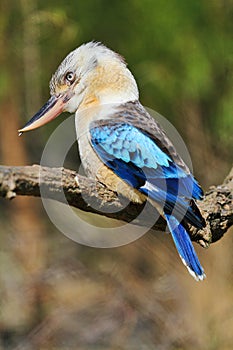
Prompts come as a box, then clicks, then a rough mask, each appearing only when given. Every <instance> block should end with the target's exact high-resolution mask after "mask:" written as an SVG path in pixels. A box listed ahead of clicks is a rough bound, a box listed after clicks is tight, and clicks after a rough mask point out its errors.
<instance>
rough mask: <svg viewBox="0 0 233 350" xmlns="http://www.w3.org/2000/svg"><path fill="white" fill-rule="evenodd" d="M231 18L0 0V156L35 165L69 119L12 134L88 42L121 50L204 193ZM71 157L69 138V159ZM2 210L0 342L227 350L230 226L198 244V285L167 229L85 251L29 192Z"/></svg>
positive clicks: (122, 349) (151, 8)
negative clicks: (178, 140)
mask: <svg viewBox="0 0 233 350" xmlns="http://www.w3.org/2000/svg"><path fill="white" fill-rule="evenodd" d="M232 18H233V3H232V1H231V0H212V1H196V0H189V1H186V0H171V1H162V0H155V1H153V0H140V1H139V0H127V1H123V0H119V1H107V0H96V1H94V0H92V1H91V0H85V1H65V0H47V1H39V0H20V1H7V0H1V3H0V64H1V68H0V157H1V164H4V165H26V164H33V163H39V162H40V157H41V153H42V151H43V147H44V145H45V143H46V140H47V139H48V138H49V135H50V134H51V133H52V131H53V130H54V129H55V128H56V126H57V125H58V124H59V122H60V121H61V120H62V119H63V118H65V117H66V116H65V115H63V116H61V117H60V118H58V120H56V121H54V122H53V123H51V124H49V125H47V126H45V127H43V128H41V129H39V130H36V131H34V132H32V133H28V134H26V135H24V136H23V137H21V138H18V136H17V129H18V127H19V126H22V125H23V124H24V123H25V122H26V121H27V120H28V119H29V117H30V116H32V115H33V113H34V112H36V111H37V110H38V108H39V107H40V106H41V105H42V104H43V103H44V102H45V101H46V100H47V98H48V96H49V90H48V82H49V80H50V77H51V74H52V73H53V72H54V70H55V69H56V67H57V65H58V64H59V63H60V61H61V60H62V59H63V58H64V57H65V56H66V54H67V53H68V52H69V51H70V50H71V49H74V48H76V47H77V46H79V45H80V44H82V43H83V42H87V41H90V40H97V41H101V42H103V43H104V44H106V45H107V46H109V47H110V48H112V49H114V50H115V51H117V52H119V53H121V54H122V55H123V56H124V57H125V58H126V60H127V62H128V64H129V67H130V69H131V71H132V72H133V74H134V75H135V77H136V79H137V82H138V85H139V89H140V96H141V102H142V103H143V104H144V105H146V106H148V107H150V108H152V109H154V110H156V111H158V112H159V113H161V114H162V115H163V116H165V117H167V118H168V119H169V120H170V121H171V122H172V123H173V125H174V126H175V127H176V128H177V130H179V132H180V134H181V135H182V137H183V139H184V140H185V142H186V144H187V146H188V148H189V151H190V154H191V157H192V161H193V167H194V173H195V176H196V177H197V178H198V179H199V181H200V183H201V184H202V185H203V187H204V189H208V187H209V186H210V185H213V184H218V183H221V182H222V181H223V179H224V177H225V176H226V175H227V173H228V171H229V170H230V167H231V161H232V153H233V152H232V148H233V147H232V146H233V140H232V135H233V127H232V125H233V119H232V110H233V109H232V107H233V102H232V101H233V99H232V91H233V88H232V36H231V35H232V29H233V28H232V23H233V21H232ZM76 159H78V156H77V149H76V146H74V147H73V148H72V149H71V151H70V153H69V155H68V157H67V161H66V166H68V167H70V168H72V169H76V167H77V162H76ZM89 215H90V214H89ZM0 219H1V225H0V242H1V243H0V349H20V350H21V349H43V350H45V349H46V350H50V349H58V350H65V349H81V350H84V349H85V350H87V349H88V350H89V349H90V350H91V349H93V350H97V349H98V350H105V349H106V350H107V349H108V350H131V349H132V350H151V349H159V350H164V349H165V350H166V349H174V350H175V349H177V350H178V349H179V350H181V349H182V350H186V349H202V350H205V349H206V350H210V349H211V350H212V349H213V350H215V349H221V350H227V349H232V348H233V259H232V258H233V256H232V255H233V253H232V252H233V238H232V235H231V234H230V232H229V233H227V234H226V235H225V237H224V238H223V239H221V241H219V242H217V243H215V244H213V245H211V247H210V248H209V249H208V250H204V249H202V248H201V247H198V246H197V245H195V248H196V250H197V252H198V255H199V257H200V260H201V262H202V264H203V265H204V267H205V270H206V273H207V280H206V281H205V282H204V283H196V282H195V281H194V280H193V279H192V278H191V277H190V276H189V275H188V273H187V272H186V270H185V268H184V267H183V266H182V264H181V262H180V260H179V257H178V255H177V253H176V251H175V249H174V246H173V243H172V241H171V239H170V237H169V236H168V235H166V234H164V233H153V232H152V233H148V234H146V235H145V236H144V237H143V238H141V239H140V240H138V241H136V242H134V243H132V244H130V245H127V246H124V247H120V248H115V249H106V250H105V249H94V248H88V247H84V246H81V245H78V244H77V243H75V242H72V241H71V240H69V239H68V238H66V237H65V236H64V235H62V234H61V233H60V232H58V231H57V230H56V228H54V226H53V225H52V224H51V223H50V222H49V220H48V218H47V215H46V213H45V211H44V210H43V206H42V204H41V201H40V199H36V198H32V197H30V198H29V197H28V198H26V197H25V198H17V199H15V200H14V201H11V202H7V201H6V200H3V199H1V201H0ZM91 220H92V221H93V222H95V220H98V218H97V219H96V218H95V217H93V216H92V218H91ZM102 220H103V219H102Z"/></svg>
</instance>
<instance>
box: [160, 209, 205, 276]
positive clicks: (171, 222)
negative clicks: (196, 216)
mask: <svg viewBox="0 0 233 350" xmlns="http://www.w3.org/2000/svg"><path fill="white" fill-rule="evenodd" d="M165 218H166V220H167V224H168V227H169V230H170V232H171V234H172V238H173V240H174V243H175V246H176V249H177V251H178V253H179V255H180V257H181V260H182V262H183V264H184V265H185V266H186V267H187V269H188V271H189V273H190V274H191V275H192V276H193V277H194V278H195V280H196V281H202V280H203V279H204V278H205V277H206V276H205V273H204V270H203V268H202V266H201V264H200V262H199V260H198V257H197V254H196V252H195V250H194V248H193V245H192V242H191V239H190V237H189V235H188V232H187V231H186V230H185V228H184V226H183V225H182V224H181V223H180V222H179V221H178V220H177V219H176V218H175V217H174V216H173V215H170V214H166V213H165Z"/></svg>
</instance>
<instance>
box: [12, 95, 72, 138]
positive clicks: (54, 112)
mask: <svg viewBox="0 0 233 350" xmlns="http://www.w3.org/2000/svg"><path fill="white" fill-rule="evenodd" d="M68 100H69V97H68V96H67V94H60V95H57V96H56V95H53V96H52V97H50V99H49V100H48V101H47V102H46V103H45V104H44V106H43V107H41V109H40V110H39V111H38V112H37V113H36V114H35V115H34V116H33V117H32V118H31V119H30V120H29V121H28V122H27V123H26V124H25V125H24V127H23V128H21V129H19V130H18V132H19V136H20V135H21V134H22V133H24V132H25V131H30V130H33V129H36V128H39V127H40V126H42V125H44V124H46V123H48V122H50V121H51V120H53V119H54V118H56V117H57V116H59V114H61V113H62V112H63V110H64V106H65V104H66V102H67V101H68Z"/></svg>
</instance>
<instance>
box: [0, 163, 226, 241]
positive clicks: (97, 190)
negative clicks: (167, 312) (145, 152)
mask: <svg viewBox="0 0 233 350" xmlns="http://www.w3.org/2000/svg"><path fill="white" fill-rule="evenodd" d="M75 177H76V179H75ZM40 189H43V196H44V197H45V198H49V199H54V200H57V201H60V202H64V195H63V193H64V194H65V198H66V201H67V203H68V204H69V205H71V206H73V207H76V208H78V209H81V210H84V211H86V212H91V213H96V214H100V215H104V216H107V217H109V218H113V219H118V220H122V221H125V222H131V221H132V220H133V219H135V218H137V216H138V215H139V213H140V212H141V210H142V209H143V205H139V204H134V203H129V204H128V205H127V207H126V208H125V206H124V205H123V202H124V200H123V198H120V197H118V196H117V194H116V193H115V192H112V191H110V190H109V189H107V188H106V187H105V186H104V185H103V184H101V183H99V182H95V181H94V180H92V179H89V178H87V177H84V176H81V175H77V174H76V172H75V171H72V170H68V169H64V168H48V167H41V166H39V165H32V166H23V167H9V166H0V197H4V198H8V199H12V198H14V197H16V196H17V195H24V196H25V195H26V196H36V197H40V196H41V193H40ZM232 195H233V168H232V170H231V172H230V174H229V175H228V176H227V178H226V179H225V180H224V182H223V183H222V184H221V185H218V186H211V187H210V189H209V191H207V192H206V194H205V197H204V199H203V200H202V201H199V202H198V206H199V208H200V210H201V212H202V214H203V216H204V217H205V219H206V222H207V226H206V228H205V229H204V230H198V229H196V228H194V227H191V228H190V235H191V238H192V240H193V241H196V242H198V243H199V244H201V245H202V246H204V247H208V245H209V244H210V243H213V242H215V241H217V240H219V239H220V238H221V237H222V236H223V235H224V233H225V232H226V231H227V230H228V229H229V228H230V227H231V226H232V224H233V205H232ZM90 203H92V205H90ZM123 207H124V209H122V208H123ZM95 208H99V210H97V209H95ZM154 210H155V209H154V208H153V207H152V206H151V205H149V207H148V209H147V216H146V217H145V216H144V218H143V219H141V220H136V221H135V223H136V224H138V225H143V226H145V225H147V223H148V221H147V220H149V219H150V218H151V217H152V216H153V215H154ZM153 229H156V230H165V229H166V224H165V221H164V219H163V218H162V217H160V218H159V220H158V221H157V222H156V224H154V226H153Z"/></svg>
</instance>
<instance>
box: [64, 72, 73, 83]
mask: <svg viewBox="0 0 233 350" xmlns="http://www.w3.org/2000/svg"><path fill="white" fill-rule="evenodd" d="M65 78H66V81H68V82H69V83H70V84H72V83H73V82H74V79H75V74H74V73H73V72H68V73H66V77H65Z"/></svg>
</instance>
